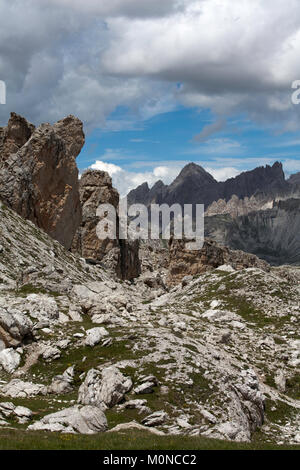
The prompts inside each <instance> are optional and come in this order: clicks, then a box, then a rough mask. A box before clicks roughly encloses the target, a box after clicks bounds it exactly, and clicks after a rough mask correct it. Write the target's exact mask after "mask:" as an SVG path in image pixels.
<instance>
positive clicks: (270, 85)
mask: <svg viewBox="0 0 300 470" xmlns="http://www.w3.org/2000/svg"><path fill="white" fill-rule="evenodd" d="M29 13H30V14H29ZM24 18H26V21H24ZM0 22H1V24H0V26H1V27H0V43H1V49H0V80H2V81H5V83H6V88H7V103H6V105H0V125H1V126H2V125H5V124H6V122H7V120H8V118H9V114H10V112H11V111H14V112H17V113H19V114H21V115H23V116H25V117H26V118H27V119H28V120H30V121H31V122H33V123H34V124H36V125H39V124H40V123H41V122H50V123H53V122H55V121H57V120H59V119H62V118H63V117H64V116H66V115H68V114H74V115H75V116H77V117H79V118H80V119H81V120H82V122H83V124H84V129H85V132H86V145H85V147H84V149H83V151H82V153H81V155H80V156H79V158H78V165H79V167H80V170H81V171H82V170H83V169H85V168H87V167H90V166H91V167H92V168H99V169H102V170H107V171H109V173H110V174H111V176H112V178H113V182H114V184H115V186H116V187H117V189H118V190H119V191H120V192H121V194H122V195H123V194H125V193H126V192H127V191H128V190H130V189H131V188H133V187H135V186H137V185H138V184H141V183H142V182H144V181H148V183H149V184H150V185H151V184H153V183H154V182H155V181H156V180H158V179H162V180H163V181H164V182H165V183H170V182H171V181H172V180H173V179H174V178H175V177H176V175H177V173H178V172H179V171H180V169H181V168H182V167H183V166H184V165H185V164H186V163H188V162H190V161H194V162H197V163H199V164H201V165H202V166H204V167H205V168H206V169H207V170H208V171H210V172H211V173H212V174H213V176H214V177H215V178H216V179H218V180H222V179H225V178H227V177H230V176H235V175H236V174H238V173H239V172H241V171H243V170H247V169H252V168H254V167H256V166H259V165H265V164H271V163H273V162H274V161H276V160H281V161H282V162H283V165H284V170H285V172H286V174H287V175H288V174H290V173H293V172H297V171H299V170H300V163H299V155H300V138H299V135H300V105H295V104H293V103H292V101H291V96H292V92H293V90H292V88H291V87H292V83H293V82H294V81H295V80H299V79H300V61H299V55H300V2H299V1H297V0H272V1H271V0H265V1H263V2H262V1H261V0H243V1H235V2H233V1H232V0H222V1H220V0H163V1H162V0H151V1H150V0H149V1H148V0H147V1H146V0H145V1H141V0H110V1H109V2H104V1H99V0H85V1H82V0H43V2H41V1H40V0H13V1H12V0H0ZM275 32H276V33H275Z"/></svg>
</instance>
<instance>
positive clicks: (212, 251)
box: [168, 238, 270, 284]
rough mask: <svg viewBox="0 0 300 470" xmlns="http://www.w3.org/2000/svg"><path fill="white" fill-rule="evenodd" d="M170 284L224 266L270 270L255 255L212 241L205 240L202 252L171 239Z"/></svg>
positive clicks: (180, 241)
mask: <svg viewBox="0 0 300 470" xmlns="http://www.w3.org/2000/svg"><path fill="white" fill-rule="evenodd" d="M169 249H170V263H169V278H168V281H169V283H170V284H178V283H179V282H180V281H181V280H182V279H183V278H184V277H185V276H188V275H192V276H194V275H196V274H201V273H204V272H206V271H209V270H212V269H214V268H218V267H219V266H223V265H228V264H229V265H231V266H232V267H233V268H234V269H237V270H239V269H244V268H250V267H257V268H260V269H262V270H265V271H268V270H269V269H270V268H269V266H268V264H267V263H266V262H265V261H262V260H261V259H259V258H257V256H255V255H251V254H248V253H244V252H243V251H238V250H237V251H233V250H230V249H229V248H227V247H225V246H219V245H217V243H216V242H214V241H212V240H205V242H204V244H203V247H202V249H201V250H188V249H186V242H185V241H184V240H175V239H173V238H171V239H170V242H169Z"/></svg>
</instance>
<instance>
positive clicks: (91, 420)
mask: <svg viewBox="0 0 300 470" xmlns="http://www.w3.org/2000/svg"><path fill="white" fill-rule="evenodd" d="M28 430H31V431H52V432H63V433H72V434H75V433H80V434H96V433H98V432H104V431H106V430H107V420H106V417H105V414H104V413H103V411H101V410H100V409H99V408H96V407H95V406H78V405H76V406H73V407H71V408H66V409H64V410H61V411H58V412H57V413H51V414H49V415H47V416H44V418H42V419H41V420H40V421H36V422H35V423H34V424H31V425H30V426H28Z"/></svg>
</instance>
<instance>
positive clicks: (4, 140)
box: [0, 113, 84, 249]
mask: <svg viewBox="0 0 300 470" xmlns="http://www.w3.org/2000/svg"><path fill="white" fill-rule="evenodd" d="M83 144H84V133H83V128H82V122H81V121H80V120H79V119H77V118H75V117H74V116H68V117H66V118H64V119H62V120H61V121H58V122H57V123H56V124H54V125H53V126H51V125H50V124H41V125H40V126H39V127H38V128H35V127H34V126H33V125H32V124H30V123H28V122H27V121H26V119H24V118H22V117H21V116H18V115H17V114H15V113H12V114H11V118H10V120H9V122H8V125H7V127H5V128H1V129H0V181H1V185H0V199H1V200H2V201H3V202H4V203H5V204H6V205H8V206H9V207H10V208H12V209H13V210H15V211H16V212H17V213H18V214H19V215H21V216H22V217H23V218H25V219H29V220H31V221H32V222H34V223H35V224H36V225H37V226H38V227H40V228H42V229H43V230H44V231H45V232H46V233H48V234H49V235H50V236H51V237H53V238H54V239H56V240H58V241H59V242H60V243H61V244H62V245H64V246H65V247H66V248H67V249H69V248H70V247H71V243H72V240H73V237H74V234H75V232H76V230H77V228H78V226H79V224H80V221H81V207H80V200H79V191H78V170H77V166H76V161H75V159H76V157H77V156H78V154H79V152H80V150H81V148H82V146H83Z"/></svg>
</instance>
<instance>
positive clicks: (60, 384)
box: [47, 366, 75, 395]
mask: <svg viewBox="0 0 300 470" xmlns="http://www.w3.org/2000/svg"><path fill="white" fill-rule="evenodd" d="M74 374H75V368H74V366H71V367H69V368H68V369H67V370H65V372H64V373H63V374H62V375H57V376H56V377H54V379H53V380H52V383H51V385H49V387H48V388H47V393H50V394H56V395H61V394H63V393H69V392H71V391H72V390H73V381H74Z"/></svg>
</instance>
